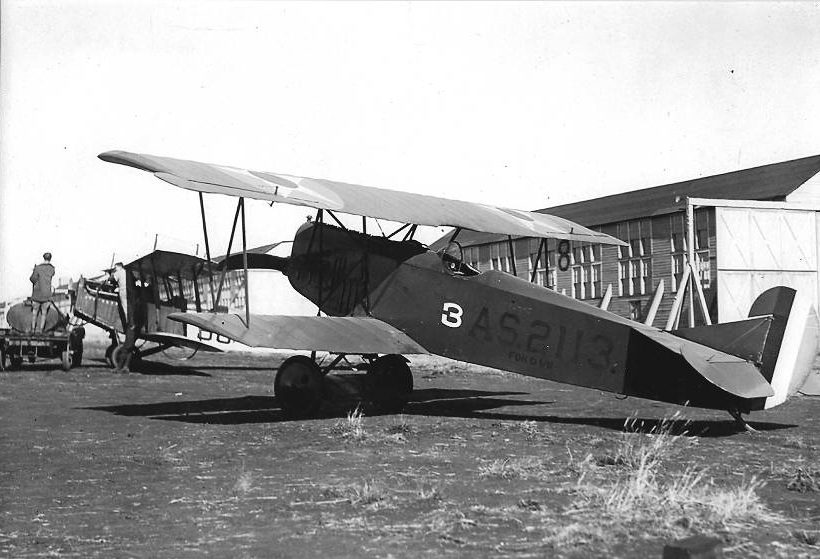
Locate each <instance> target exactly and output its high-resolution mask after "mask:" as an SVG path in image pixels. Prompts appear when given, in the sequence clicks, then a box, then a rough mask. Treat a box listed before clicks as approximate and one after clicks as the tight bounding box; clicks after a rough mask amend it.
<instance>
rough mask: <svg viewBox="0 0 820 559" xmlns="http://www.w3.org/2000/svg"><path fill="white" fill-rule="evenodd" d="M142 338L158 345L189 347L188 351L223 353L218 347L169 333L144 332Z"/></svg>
mask: <svg viewBox="0 0 820 559" xmlns="http://www.w3.org/2000/svg"><path fill="white" fill-rule="evenodd" d="M140 338H142V339H144V340H147V341H149V342H154V343H157V344H168V345H172V346H179V347H187V348H188V349H196V350H198V351H213V352H220V353H221V352H222V350H221V349H219V348H218V347H214V346H212V345H208V344H206V343H204V342H200V341H199V340H192V339H191V338H186V337H185V336H180V335H179V334H169V333H168V332H143V333H142V334H140Z"/></svg>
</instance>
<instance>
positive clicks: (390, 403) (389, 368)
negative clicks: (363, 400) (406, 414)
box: [367, 355, 413, 413]
mask: <svg viewBox="0 0 820 559" xmlns="http://www.w3.org/2000/svg"><path fill="white" fill-rule="evenodd" d="M367 390H368V396H369V398H370V401H371V402H372V403H373V405H374V406H375V407H376V409H377V410H378V411H380V412H383V413H399V412H400V411H401V410H402V409H404V406H406V405H407V401H408V400H409V399H410V394H412V393H413V373H412V372H411V371H410V367H408V366H407V359H405V358H404V357H402V356H401V355H385V356H383V357H379V358H378V359H376V360H375V361H374V362H373V364H372V365H371V366H370V368H369V369H368V370H367Z"/></svg>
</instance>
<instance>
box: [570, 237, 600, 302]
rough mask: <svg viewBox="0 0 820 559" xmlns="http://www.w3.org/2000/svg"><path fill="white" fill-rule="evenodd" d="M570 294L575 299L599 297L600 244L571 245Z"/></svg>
mask: <svg viewBox="0 0 820 559" xmlns="http://www.w3.org/2000/svg"><path fill="white" fill-rule="evenodd" d="M570 260H571V262H570V263H571V264H572V296H573V297H575V298H576V299H596V298H598V297H601V295H602V293H601V264H600V262H601V245H597V244H596V245H590V244H584V245H579V246H576V247H573V249H572V253H571V259H570Z"/></svg>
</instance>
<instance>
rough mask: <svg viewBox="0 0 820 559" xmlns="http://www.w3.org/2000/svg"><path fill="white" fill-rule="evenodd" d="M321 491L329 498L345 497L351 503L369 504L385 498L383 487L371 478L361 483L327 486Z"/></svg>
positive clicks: (385, 492)
mask: <svg viewBox="0 0 820 559" xmlns="http://www.w3.org/2000/svg"><path fill="white" fill-rule="evenodd" d="M323 493H324V495H325V496H327V497H330V498H338V499H345V500H347V501H348V502H349V503H350V504H351V505H371V504H374V503H378V502H380V501H383V500H385V499H386V498H387V490H386V489H385V487H384V486H383V485H382V484H381V483H379V482H377V481H374V480H372V479H371V480H365V481H364V482H362V483H361V484H355V485H343V486H336V487H328V488H326V489H325V490H324V492H323Z"/></svg>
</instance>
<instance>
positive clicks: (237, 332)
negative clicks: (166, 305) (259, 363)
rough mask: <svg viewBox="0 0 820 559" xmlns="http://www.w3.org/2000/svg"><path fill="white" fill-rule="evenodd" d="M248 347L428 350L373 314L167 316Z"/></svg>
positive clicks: (378, 350)
mask: <svg viewBox="0 0 820 559" xmlns="http://www.w3.org/2000/svg"><path fill="white" fill-rule="evenodd" d="M169 318H170V319H171V320H176V321H178V322H182V323H185V324H191V325H192V326H196V327H198V328H200V329H201V330H206V331H209V332H213V333H215V334H217V335H220V336H224V337H226V338H230V339H231V340H234V341H237V342H240V343H243V344H245V345H247V346H251V347H268V348H274V349H297V350H310V351H313V350H315V351H329V352H333V353H351V354H365V353H400V354H419V353H428V352H427V350H426V349H424V348H423V347H421V346H420V345H419V344H418V343H416V342H415V341H414V340H413V339H412V338H410V337H409V336H408V335H407V334H405V333H404V332H402V331H401V330H398V329H396V328H394V327H393V326H390V325H389V324H387V323H386V322H382V321H381V320H377V319H375V318H367V317H358V316H282V315H259V314H252V315H251V317H250V326H248V325H247V324H246V323H245V319H244V317H241V316H239V315H236V314H224V313H174V314H172V315H170V316H169Z"/></svg>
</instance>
